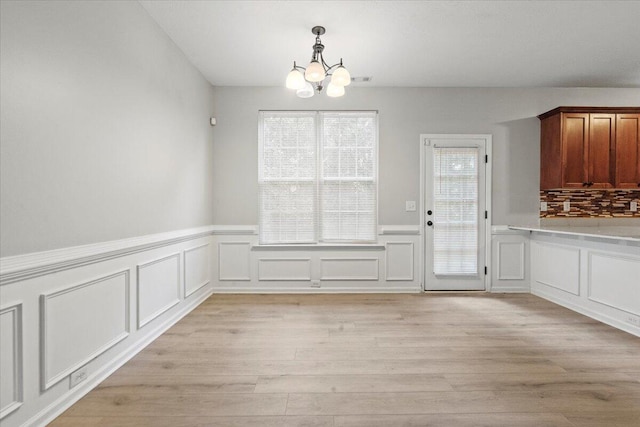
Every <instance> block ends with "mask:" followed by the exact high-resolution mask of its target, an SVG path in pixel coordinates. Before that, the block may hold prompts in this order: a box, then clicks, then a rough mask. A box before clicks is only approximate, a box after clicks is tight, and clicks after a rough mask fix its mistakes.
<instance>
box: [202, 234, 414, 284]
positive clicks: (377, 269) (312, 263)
mask: <svg viewBox="0 0 640 427" xmlns="http://www.w3.org/2000/svg"><path fill="white" fill-rule="evenodd" d="M419 233H420V230H419V227H417V226H415V227H414V226H411V227H409V226H385V227H381V229H380V230H379V234H378V241H377V242H376V243H373V244H337V243H327V244H317V245H315V244H303V245H260V244H259V241H258V234H257V232H256V227H251V228H249V229H247V228H243V227H238V228H237V229H234V228H232V227H231V226H228V227H227V228H226V229H225V230H224V233H214V235H213V241H214V246H213V247H214V250H213V252H214V254H213V256H214V258H215V260H216V261H214V262H213V266H212V267H213V271H212V277H214V278H215V279H214V282H213V291H214V292H232V293H235V292H247V293H253V292H255V293H342V292H347V293H351V292H360V293H364V292H420V291H421V284H420V270H419V268H420V265H421V262H420V259H419V256H420V254H419V252H420V251H419V244H420V241H421V240H420V234H419Z"/></svg>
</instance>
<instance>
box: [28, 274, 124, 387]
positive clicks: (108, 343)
mask: <svg viewBox="0 0 640 427" xmlns="http://www.w3.org/2000/svg"><path fill="white" fill-rule="evenodd" d="M40 298H41V315H40V319H41V322H42V330H41V342H42V353H41V357H42V359H41V360H42V362H41V364H42V371H41V375H42V380H41V382H42V388H43V390H46V389H48V388H49V387H51V386H52V385H53V384H55V383H57V382H58V381H60V380H62V379H63V378H65V377H66V376H67V375H69V374H70V373H71V372H73V371H75V370H76V369H78V368H80V367H81V366H83V365H85V364H87V363H88V362H90V361H91V360H92V359H94V358H96V357H98V356H99V355H100V354H102V353H103V352H105V351H106V350H108V349H109V348H111V347H112V346H114V345H115V344H117V343H118V342H120V341H121V340H123V339H124V338H126V337H127V335H129V270H125V271H120V272H117V273H114V274H111V275H109V276H106V277H102V278H99V279H96V280H92V281H90V282H86V283H82V284H80V285H74V286H70V287H66V288H64V289H62V290H59V291H56V292H52V293H48V294H43V295H41V297H40Z"/></svg>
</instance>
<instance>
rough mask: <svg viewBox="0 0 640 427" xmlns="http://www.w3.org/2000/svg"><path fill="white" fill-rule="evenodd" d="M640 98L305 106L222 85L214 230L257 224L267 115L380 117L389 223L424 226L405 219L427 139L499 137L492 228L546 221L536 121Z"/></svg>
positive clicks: (400, 91) (564, 92)
mask: <svg viewBox="0 0 640 427" xmlns="http://www.w3.org/2000/svg"><path fill="white" fill-rule="evenodd" d="M283 73H285V74H286V72H284V71H283ZM285 74H283V78H284V76H285ZM283 82H284V80H283ZM283 84H284V83H283ZM639 100H640V89H553V88H546V89H504V88H493V89H492V88H487V89H477V88H476V89H473V88H439V89H438V88H362V87H360V88H357V87H348V88H347V94H346V95H345V96H344V97H343V98H339V99H331V98H327V97H326V96H324V95H322V96H315V97H313V98H311V99H307V100H303V99H298V98H296V96H295V94H294V93H293V92H291V91H288V90H287V89H285V88H239V87H216V88H215V90H214V103H215V116H216V117H217V118H218V125H217V126H216V127H215V129H214V148H213V158H214V159H213V165H214V166H213V174H214V176H213V194H214V208H213V223H214V224H242V225H254V224H257V223H258V187H257V168H256V164H257V135H258V132H257V120H258V119H257V117H258V110H278V109H296V110H297V109H312V110H313V109H329V110H331V109H337V110H340V109H364V110H372V109H377V110H379V112H380V175H379V177H380V183H379V223H380V224H394V225H403V224H406V225H418V224H419V212H405V210H404V207H405V203H404V202H405V200H416V201H417V200H419V199H420V194H419V184H420V183H419V176H420V158H419V156H420V148H419V135H420V134H421V133H476V134H477V133H490V134H492V135H493V154H494V156H493V157H494V158H493V223H494V224H523V223H531V222H534V223H535V222H537V221H538V206H539V204H538V200H539V196H538V188H539V184H538V181H539V178H538V177H539V156H540V154H539V146H540V143H539V138H540V131H539V129H540V123H539V120H538V119H537V117H536V116H537V115H538V114H540V113H543V112H545V111H548V110H550V109H552V108H555V107H557V106H560V105H601V106H609V105H610V106H614V105H618V106H620V105H623V106H626V105H638V101H639Z"/></svg>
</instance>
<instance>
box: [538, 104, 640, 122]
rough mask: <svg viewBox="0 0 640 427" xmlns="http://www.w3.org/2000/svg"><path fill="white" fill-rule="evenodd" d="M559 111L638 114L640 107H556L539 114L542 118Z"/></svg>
mask: <svg viewBox="0 0 640 427" xmlns="http://www.w3.org/2000/svg"><path fill="white" fill-rule="evenodd" d="M558 113H610V114H638V113H640V107H556V108H554V109H553V110H549V111H547V112H546V113H542V114H540V115H539V116H538V118H539V119H540V120H542V119H546V118H547V117H551V116H553V115H555V114H558Z"/></svg>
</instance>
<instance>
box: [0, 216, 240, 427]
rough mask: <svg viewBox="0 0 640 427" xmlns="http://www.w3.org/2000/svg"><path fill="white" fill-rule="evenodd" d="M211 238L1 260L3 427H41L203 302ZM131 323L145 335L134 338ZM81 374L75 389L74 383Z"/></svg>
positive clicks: (189, 233) (153, 240)
mask: <svg viewBox="0 0 640 427" xmlns="http://www.w3.org/2000/svg"><path fill="white" fill-rule="evenodd" d="M216 231H217V228H216V227H214V226H207V227H198V228H192V229H185V230H175V231H171V232H166V233H159V234H153V235H146V236H138V237H134V238H129V239H123V240H118V241H109V242H96V243H94V244H90V245H83V246H78V247H69V248H60V249H55V250H52V251H46V252H40V253H34V254H25V255H17V256H13V257H5V258H1V259H0V295H1V303H0V304H1V305H0V377H1V381H0V417H1V418H2V419H1V421H0V425H1V426H2V427H25V426H45V425H48V424H49V423H51V421H53V419H54V418H55V417H56V416H58V415H59V414H61V413H62V412H63V411H64V410H65V409H67V408H68V407H69V406H71V405H72V404H73V403H75V402H76V401H78V400H79V399H80V398H82V396H84V395H85V394H86V393H88V392H89V391H91V390H92V389H93V388H94V387H96V386H97V385H98V384H100V382H102V381H103V380H104V379H105V378H107V377H108V376H109V375H110V374H111V373H113V372H114V371H115V370H116V369H118V368H119V367H120V366H122V365H123V364H124V363H126V362H127V361H128V360H130V359H131V358H132V357H133V356H134V355H136V354H137V353H138V352H139V351H140V350H142V349H143V348H144V347H146V346H147V345H149V344H150V343H151V342H152V341H153V340H154V339H156V338H157V337H158V336H160V334H162V333H163V332H165V331H166V330H167V329H169V328H170V327H171V326H172V325H174V324H175V323H176V322H177V321H178V320H180V318H182V317H183V316H185V315H186V314H188V313H189V312H190V311H191V310H193V309H194V308H196V307H197V306H198V305H199V304H200V303H202V302H203V301H204V300H206V299H207V298H208V297H209V295H211V291H212V284H211V283H210V282H212V281H213V280H212V277H215V276H212V274H213V271H214V270H215V263H214V262H213V260H214V259H215V258H214V252H215V251H216V249H217V247H216V246H215V243H214V242H213V237H212V236H213V234H214V233H216ZM223 231H224V230H223ZM227 238H233V236H227ZM215 256H217V254H216V255H215ZM183 260H186V263H187V265H186V268H183V265H182V264H183ZM136 273H137V275H136ZM196 289H198V290H197V291H196ZM190 292H192V295H191V297H189V298H181V297H182V296H183V295H184V294H188V293H190ZM169 306H172V307H171V308H168V309H167V310H166V311H163V310H165V308H166V307H169ZM161 312H162V313H164V314H162V315H157V314H159V313H161ZM136 313H137V314H138V315H139V317H138V318H137V319H136ZM156 315H157V316H156ZM138 322H140V324H144V325H145V326H144V327H143V328H141V329H137V328H136V324H137V323H138ZM78 369H82V372H81V374H82V375H81V376H79V379H80V381H78V382H74V384H72V383H71V381H70V375H73V373H74V372H76V371H77V370H78Z"/></svg>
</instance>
